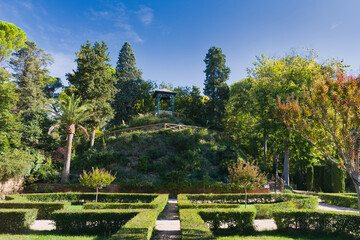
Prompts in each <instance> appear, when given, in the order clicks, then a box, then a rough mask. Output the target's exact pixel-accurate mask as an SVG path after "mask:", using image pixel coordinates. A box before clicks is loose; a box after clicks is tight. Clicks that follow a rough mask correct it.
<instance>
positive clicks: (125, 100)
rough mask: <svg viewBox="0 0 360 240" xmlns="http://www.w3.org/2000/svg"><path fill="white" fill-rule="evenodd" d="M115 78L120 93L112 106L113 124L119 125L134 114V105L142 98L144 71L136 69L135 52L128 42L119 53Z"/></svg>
mask: <svg viewBox="0 0 360 240" xmlns="http://www.w3.org/2000/svg"><path fill="white" fill-rule="evenodd" d="M115 76H116V79H117V82H116V84H115V86H116V88H117V89H118V92H117V93H116V95H115V99H114V102H113V104H112V106H113V108H114V110H115V118H114V119H113V121H112V123H113V125H118V124H121V122H122V121H123V120H128V119H129V117H130V116H131V115H132V114H133V108H134V105H135V104H136V101H137V100H138V99H139V97H140V87H139V86H140V85H141V84H142V82H143V81H142V71H141V70H140V69H138V68H137V67H136V58H135V54H134V50H133V49H132V47H131V45H130V43H128V42H125V44H124V45H123V46H122V48H121V50H120V52H119V57H118V61H117V65H116V73H115Z"/></svg>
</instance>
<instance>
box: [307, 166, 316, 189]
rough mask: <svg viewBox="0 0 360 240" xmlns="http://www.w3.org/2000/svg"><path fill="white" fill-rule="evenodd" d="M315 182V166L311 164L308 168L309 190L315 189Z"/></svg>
mask: <svg viewBox="0 0 360 240" xmlns="http://www.w3.org/2000/svg"><path fill="white" fill-rule="evenodd" d="M313 184H314V167H313V166H309V167H307V169H306V186H307V190H308V191H311V190H312V189H313Z"/></svg>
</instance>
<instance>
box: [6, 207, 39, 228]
mask: <svg viewBox="0 0 360 240" xmlns="http://www.w3.org/2000/svg"><path fill="white" fill-rule="evenodd" d="M36 215H37V209H0V219H1V224H0V232H1V233H20V232H24V231H26V230H28V228H29V226H30V225H31V224H32V223H33V222H34V221H35V219H36Z"/></svg>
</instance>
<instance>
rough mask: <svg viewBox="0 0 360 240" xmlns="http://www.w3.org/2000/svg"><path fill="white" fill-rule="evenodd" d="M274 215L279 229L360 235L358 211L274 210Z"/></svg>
mask: <svg viewBox="0 0 360 240" xmlns="http://www.w3.org/2000/svg"><path fill="white" fill-rule="evenodd" d="M273 216H274V220H275V222H276V225H277V227H278V229H286V230H292V229H297V230H298V231H301V232H308V231H315V232H322V233H337V234H341V235H346V236H348V235H353V236H356V237H358V236H359V235H360V230H359V223H360V215H359V214H358V213H349V212H328V211H320V210H298V209H296V210H278V211H274V212H273Z"/></svg>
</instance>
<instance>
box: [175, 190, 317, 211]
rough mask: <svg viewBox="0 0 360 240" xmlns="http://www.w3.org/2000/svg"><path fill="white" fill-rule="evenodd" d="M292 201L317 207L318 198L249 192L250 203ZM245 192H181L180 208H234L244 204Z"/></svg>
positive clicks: (312, 207)
mask: <svg viewBox="0 0 360 240" xmlns="http://www.w3.org/2000/svg"><path fill="white" fill-rule="evenodd" d="M286 201H292V202H293V203H294V204H295V206H296V207H297V208H309V209H315V208H316V207H317V206H318V201H317V198H316V197H314V196H309V195H300V194H271V193H265V194H256V193H252V194H248V203H252V204H256V203H279V202H286ZM244 203H245V194H180V195H178V205H179V208H209V207H219V208H233V207H234V204H244Z"/></svg>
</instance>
